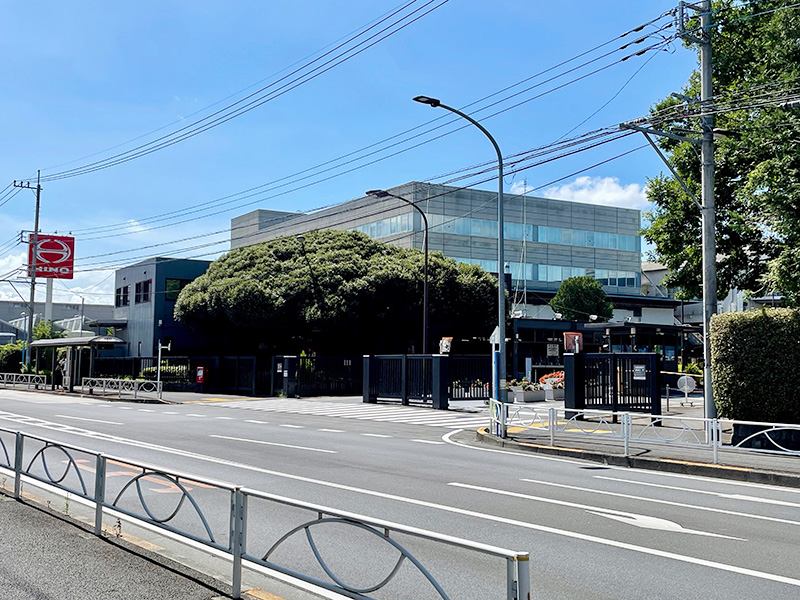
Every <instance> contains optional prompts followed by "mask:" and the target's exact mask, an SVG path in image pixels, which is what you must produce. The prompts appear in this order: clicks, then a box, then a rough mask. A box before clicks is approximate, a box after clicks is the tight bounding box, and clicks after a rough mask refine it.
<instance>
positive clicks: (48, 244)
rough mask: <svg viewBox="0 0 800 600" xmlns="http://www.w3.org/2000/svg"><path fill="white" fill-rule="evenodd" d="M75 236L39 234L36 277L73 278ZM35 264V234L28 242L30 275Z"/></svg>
mask: <svg viewBox="0 0 800 600" xmlns="http://www.w3.org/2000/svg"><path fill="white" fill-rule="evenodd" d="M74 257H75V238H74V237H68V236H64V235H45V234H39V235H38V236H37V240H36V277H45V278H49V279H72V269H73V265H74ZM32 265H33V234H31V235H30V238H29V242H28V276H31V275H32V273H31V271H32V269H31V267H32Z"/></svg>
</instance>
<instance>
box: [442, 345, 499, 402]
mask: <svg viewBox="0 0 800 600" xmlns="http://www.w3.org/2000/svg"><path fill="white" fill-rule="evenodd" d="M450 378H451V379H452V385H451V388H450V399H451V400H486V399H488V398H489V389H490V386H489V382H490V381H491V380H492V359H491V357H490V356H456V355H454V356H451V357H450Z"/></svg>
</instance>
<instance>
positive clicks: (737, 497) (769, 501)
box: [594, 475, 800, 524]
mask: <svg viewBox="0 0 800 600" xmlns="http://www.w3.org/2000/svg"><path fill="white" fill-rule="evenodd" d="M594 477H595V478H596V479H607V480H609V481H618V482H621V483H632V484H634V485H643V486H647V487H654V488H660V489H665V490H674V491H676V492H692V493H695V494H704V495H706V496H716V497H717V498H726V499H728V500H743V501H746V502H758V503H760V504H775V505H777V506H789V507H791V508H800V504H798V503H797V502H785V501H783V500H773V499H771V498H758V497H756V496H746V495H745V494H725V493H723V492H709V491H708V490H695V489H693V488H685V487H678V486H674V485H664V484H660V483H648V482H644V481H631V480H630V479H623V478H621V477H604V476H602V475H595V476H594ZM721 512H729V511H721ZM730 514H735V513H730ZM799 524H800V523H799Z"/></svg>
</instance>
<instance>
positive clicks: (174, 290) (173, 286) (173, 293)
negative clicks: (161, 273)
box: [164, 279, 191, 302]
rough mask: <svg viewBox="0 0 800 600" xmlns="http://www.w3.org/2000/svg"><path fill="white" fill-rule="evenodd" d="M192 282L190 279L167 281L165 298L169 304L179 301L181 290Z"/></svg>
mask: <svg viewBox="0 0 800 600" xmlns="http://www.w3.org/2000/svg"><path fill="white" fill-rule="evenodd" d="M190 282H191V280H190V279H167V282H166V292H165V294H164V297H165V298H166V300H167V301H168V302H175V301H176V300H177V299H178V296H179V295H180V293H181V290H182V289H183V288H185V287H186V286H187V285H188V284H189V283H190Z"/></svg>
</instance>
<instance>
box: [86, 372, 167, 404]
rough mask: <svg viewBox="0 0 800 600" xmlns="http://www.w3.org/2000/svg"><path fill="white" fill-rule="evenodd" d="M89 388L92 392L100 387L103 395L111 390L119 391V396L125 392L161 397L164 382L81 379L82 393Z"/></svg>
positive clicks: (136, 395) (96, 378) (102, 378)
mask: <svg viewBox="0 0 800 600" xmlns="http://www.w3.org/2000/svg"><path fill="white" fill-rule="evenodd" d="M87 388H88V390H89V393H90V394H93V393H94V391H95V390H96V389H99V390H100V391H101V393H102V394H103V395H106V394H107V393H108V392H109V391H111V392H117V395H118V397H119V398H122V394H123V393H132V394H133V397H134V398H138V397H139V396H140V395H141V394H156V396H157V397H158V398H159V399H160V398H161V395H162V393H163V382H161V381H150V380H149V379H109V378H104V377H84V378H83V379H82V380H81V393H82V394H83V393H86V389H87Z"/></svg>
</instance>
